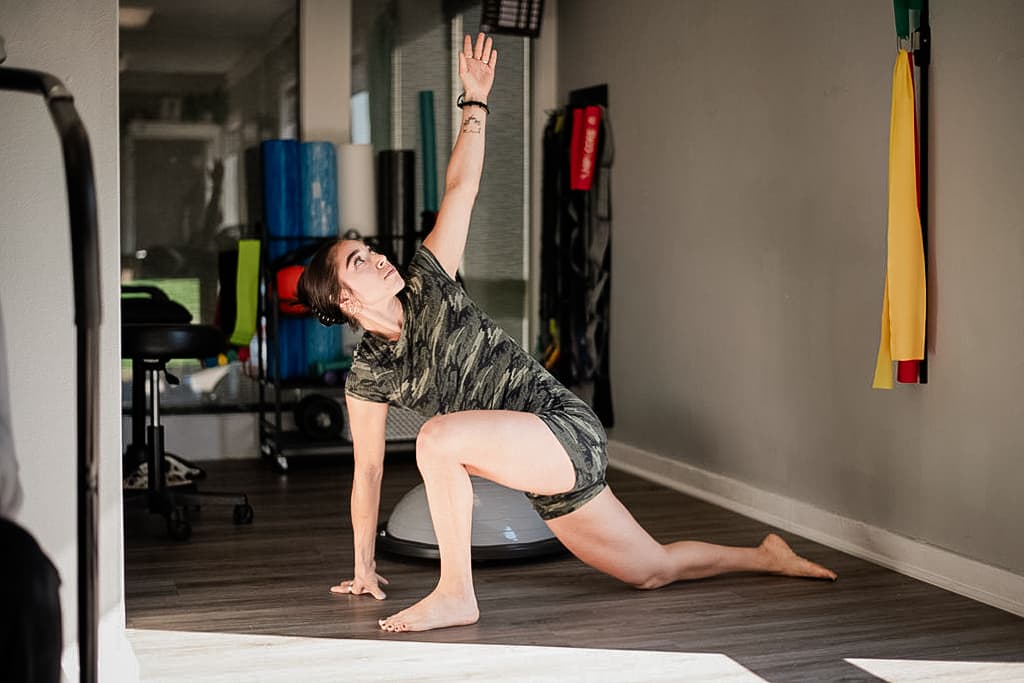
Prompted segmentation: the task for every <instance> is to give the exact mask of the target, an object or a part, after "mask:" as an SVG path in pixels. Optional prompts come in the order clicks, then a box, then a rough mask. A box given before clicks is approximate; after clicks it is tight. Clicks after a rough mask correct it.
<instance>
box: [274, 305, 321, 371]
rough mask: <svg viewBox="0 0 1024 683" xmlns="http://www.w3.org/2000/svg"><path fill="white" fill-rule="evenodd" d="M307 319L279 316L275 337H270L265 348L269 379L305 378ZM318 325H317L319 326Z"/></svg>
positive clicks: (306, 366)
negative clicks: (278, 364) (278, 360)
mask: <svg viewBox="0 0 1024 683" xmlns="http://www.w3.org/2000/svg"><path fill="white" fill-rule="evenodd" d="M307 322H309V319H307V318H292V317H288V316H283V315H282V316H279V317H278V325H277V336H276V337H274V336H272V335H271V336H270V340H269V343H268V348H267V367H268V368H269V370H270V377H271V379H273V378H275V377H276V378H277V379H279V380H288V379H296V378H298V377H305V376H306V372H307V368H308V367H309V364H308V363H307V362H306V323H307ZM319 324H320V323H317V325H319ZM278 351H280V359H281V367H280V369H278V366H277V359H278V355H277V354H278Z"/></svg>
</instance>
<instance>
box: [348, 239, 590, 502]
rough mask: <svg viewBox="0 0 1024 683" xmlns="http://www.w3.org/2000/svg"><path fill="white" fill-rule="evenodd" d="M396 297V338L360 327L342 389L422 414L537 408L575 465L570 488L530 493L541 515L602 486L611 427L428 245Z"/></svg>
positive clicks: (585, 497) (418, 254)
mask: <svg viewBox="0 0 1024 683" xmlns="http://www.w3.org/2000/svg"><path fill="white" fill-rule="evenodd" d="M398 298H399V300H400V301H401V302H402V308H403V310H404V313H405V319H404V322H403V324H402V332H401V334H400V336H399V338H398V340H397V341H389V340H386V339H382V338H380V337H375V336H373V335H371V334H365V335H363V341H362V342H361V343H360V344H359V346H358V347H356V350H355V353H354V354H353V358H352V369H351V371H350V372H349V375H348V379H347V380H346V382H345V392H346V393H347V394H351V395H352V396H355V397H357V398H361V399H364V400H367V401H374V402H377V403H390V404H392V405H396V406H401V407H403V408H408V409H410V410H413V411H415V412H417V413H419V414H420V415H422V416H423V417H425V418H427V419H429V418H431V417H434V416H435V415H441V414H446V413H453V412H458V411H463V410H514V411H519V412H528V413H533V414H535V415H537V416H538V417H539V418H540V419H541V420H542V421H543V422H544V424H546V425H547V426H548V428H549V429H551V431H552V433H553V434H554V435H555V438H557V439H558V441H559V443H561V444H562V447H563V448H564V449H565V452H566V453H567V454H568V455H569V458H570V460H572V463H573V467H574V468H575V470H576V483H575V486H574V487H573V489H572V490H571V491H567V492H565V493H559V494H555V495H551V496H547V495H537V494H533V493H527V494H526V495H527V497H528V498H529V499H530V501H531V503H532V504H533V506H534V508H535V509H536V510H537V512H538V513H539V514H540V516H541V517H542V518H543V519H553V518H555V517H558V516H561V515H565V514H568V513H570V512H573V511H574V510H577V509H579V508H580V507H581V506H583V505H584V504H586V503H587V501H589V500H591V499H592V498H594V497H595V496H596V495H597V494H599V493H600V492H601V491H602V490H603V489H604V487H605V482H604V472H605V467H606V465H607V462H608V457H607V445H608V437H607V435H606V434H605V431H604V427H603V426H602V425H601V421H600V420H599V419H598V418H597V415H595V414H594V411H593V410H591V409H590V406H588V405H587V404H586V403H585V402H584V401H583V400H581V399H580V398H578V397H577V396H576V394H574V393H572V392H571V391H569V390H568V389H566V388H565V387H564V386H562V385H561V384H560V383H559V382H558V380H556V379H555V378H554V377H553V376H552V375H551V374H550V373H549V372H548V371H547V370H545V369H544V368H543V367H542V366H541V365H540V363H538V362H537V361H536V360H534V359H533V357H532V356H530V355H529V354H528V353H526V351H525V350H524V349H523V347H521V346H520V345H519V344H518V343H517V342H516V341H515V340H514V339H512V338H511V337H510V336H509V335H508V334H506V333H505V332H504V330H502V329H501V328H500V327H498V326H497V325H496V324H495V323H494V322H493V321H492V320H491V319H490V318H488V317H487V315H486V314H485V313H484V312H483V311H482V310H480V308H479V307H478V306H477V305H476V304H475V303H473V301H472V300H471V299H470V298H469V297H468V296H466V292H465V290H463V289H462V286H461V285H459V284H458V283H457V282H455V280H453V279H452V278H451V276H449V275H448V273H447V272H445V270H444V268H443V267H441V264H440V263H438V262H437V259H436V258H435V257H434V255H433V254H431V253H430V251H429V250H428V249H427V248H426V247H420V248H419V250H418V251H417V252H416V254H415V256H413V259H412V261H411V262H410V264H409V269H408V273H407V275H406V286H405V289H404V290H402V291H401V292H400V293H399V294H398Z"/></svg>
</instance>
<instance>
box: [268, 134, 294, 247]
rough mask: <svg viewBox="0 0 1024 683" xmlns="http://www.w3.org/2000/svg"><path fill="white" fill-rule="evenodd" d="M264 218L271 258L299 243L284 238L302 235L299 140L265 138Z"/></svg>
mask: <svg viewBox="0 0 1024 683" xmlns="http://www.w3.org/2000/svg"><path fill="white" fill-rule="evenodd" d="M261 147H262V152H263V153H262V157H263V221H264V223H265V225H266V228H267V237H268V238H269V239H268V240H267V256H268V258H269V259H270V261H274V260H276V259H277V258H278V257H280V256H282V255H284V254H286V253H288V252H289V251H292V250H293V249H295V248H296V247H298V246H299V243H298V241H296V240H289V239H282V238H289V237H298V236H300V235H301V234H302V217H301V213H300V210H301V195H300V188H299V185H300V182H301V178H300V175H299V142H298V140H264V141H263V143H262V145H261Z"/></svg>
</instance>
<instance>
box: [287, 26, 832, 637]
mask: <svg viewBox="0 0 1024 683" xmlns="http://www.w3.org/2000/svg"><path fill="white" fill-rule="evenodd" d="M497 61H498V53H497V52H496V51H495V50H494V49H492V42H491V39H490V38H485V37H484V36H483V34H480V35H479V36H478V37H477V39H476V42H475V43H474V42H473V41H472V40H471V39H470V37H469V36H466V38H465V41H464V45H463V49H462V52H461V53H460V55H459V77H460V79H461V81H462V86H463V88H464V89H465V93H464V101H463V102H462V125H461V128H460V131H459V135H458V139H457V141H456V143H455V147H454V149H453V150H452V154H451V158H450V160H449V162H448V171H447V176H446V182H445V193H444V200H443V201H442V203H441V207H440V212H439V214H438V217H437V223H436V227H434V229H433V230H432V231H431V232H430V234H429V235H428V236H427V237H426V239H425V240H424V242H423V245H422V246H421V247H420V248H419V250H418V251H417V252H416V254H415V256H414V257H413V259H412V261H411V262H410V264H409V266H408V271H407V273H406V276H405V278H403V277H402V275H401V274H399V272H398V271H397V270H396V269H395V267H394V266H393V265H392V264H391V263H389V262H388V259H387V258H386V257H385V256H384V255H382V254H379V253H376V252H374V251H373V250H372V249H371V248H370V247H369V246H368V245H367V244H366V243H364V242H362V241H360V240H349V239H342V240H338V241H336V242H334V243H332V244H330V245H327V246H325V247H322V248H321V249H320V251H319V252H318V253H317V254H316V255H315V256H314V258H313V259H312V261H311V262H310V264H309V266H308V267H307V268H306V271H305V273H304V274H303V276H302V279H301V280H300V282H299V299H300V301H302V303H304V304H305V305H307V306H309V307H310V308H311V309H312V311H313V312H314V313H315V314H316V315H317V316H318V318H319V319H320V321H321V322H323V323H324V324H338V323H342V322H349V321H351V322H355V323H357V324H358V325H359V326H361V327H362V328H363V329H364V330H365V331H366V334H365V335H364V337H363V341H362V342H361V343H360V345H359V347H358V348H357V349H356V351H355V353H354V356H353V365H352V370H351V372H350V374H349V377H348V380H347V382H346V387H345V392H346V401H347V406H348V414H349V423H350V426H351V431H352V439H353V445H354V458H355V474H354V477H353V483H352V499H351V510H352V527H353V532H354V537H355V568H354V574H353V578H351V579H347V580H344V581H341V582H340V583H339V584H337V585H336V586H333V587H332V588H331V591H332V592H335V593H344V594H354V595H364V594H368V595H372V596H374V597H375V598H378V599H383V598H384V597H385V596H384V591H383V590H382V588H381V587H382V586H383V585H387V580H386V579H385V578H384V577H382V576H380V575H379V574H377V570H376V562H375V560H374V539H375V537H376V531H377V513H378V507H379V502H380V485H381V476H382V472H383V465H384V446H385V436H384V435H385V431H384V428H385V419H386V416H387V410H388V404H389V403H393V404H395V405H400V406H403V407H406V408H410V409H412V410H414V411H416V412H418V413H419V414H421V415H423V416H424V417H426V418H429V419H428V420H427V422H426V423H425V424H424V425H423V427H422V429H421V430H420V433H419V436H418V437H417V439H416V462H417V465H418V467H419V470H420V472H421V473H422V475H423V482H424V484H425V488H426V493H427V501H428V504H429V506H430V515H431V519H432V520H433V525H434V531H435V533H436V535H437V542H438V548H439V551H440V555H441V575H440V579H439V581H438V583H437V587H436V588H435V589H434V591H433V592H431V593H430V594H429V595H427V596H426V597H425V598H423V599H422V600H421V601H420V602H418V603H416V604H415V605H413V606H411V607H409V608H408V609H405V610H403V611H401V612H398V613H397V614H395V615H393V616H391V617H388V618H386V619H382V620H381V621H380V627H381V628H382V629H384V630H386V631H424V630H428V629H434V628H442V627H446V626H459V625H464V624H472V623H474V622H476V621H477V619H478V618H479V610H478V607H477V600H476V594H475V592H474V588H473V575H472V567H471V563H470V532H471V525H472V512H473V489H472V484H471V482H470V475H475V476H479V477H484V478H486V479H490V480H492V481H495V482H497V483H499V484H502V485H504V486H507V487H510V488H513V489H518V490H521V491H524V492H527V496H528V497H529V498H530V500H531V502H532V503H533V505H534V507H535V508H536V509H537V511H538V512H539V513H540V516H541V517H542V518H543V519H544V520H545V521H546V523H547V524H548V526H549V527H550V528H551V530H552V532H553V533H554V534H555V536H557V537H558V539H559V540H560V541H561V542H562V544H563V545H565V547H566V548H568V549H569V550H570V551H571V552H572V553H573V554H574V555H576V557H578V558H579V559H580V560H582V561H583V562H585V563H587V564H589V565H590V566H592V567H595V568H597V569H599V570H601V571H603V572H605V573H607V574H610V575H611V576H613V577H615V578H617V579H620V580H622V581H624V582H626V583H628V584H630V585H632V586H635V587H637V588H643V589H651V588H659V587H661V586H664V585H666V584H669V583H672V582H673V581H680V580H684V579H698V578H702V577H707V576H714V575H716V574H723V573H726V572H765V573H773V574H782V575H787V576H804V577H813V578H820V579H835V578H836V575H835V574H834V573H833V572H831V571H829V570H828V569H826V568H824V567H822V566H820V565H817V564H814V563H813V562H810V561H808V560H805V559H804V558H802V557H799V556H798V555H796V554H795V553H794V552H793V551H792V550H791V549H790V547H789V546H788V545H787V544H786V542H785V541H783V540H782V539H781V538H779V537H778V536H776V535H774V534H770V535H768V536H767V537H766V538H765V539H764V541H762V543H761V544H760V545H759V546H757V547H751V548H736V547H727V546H720V545H712V544H709V543H702V542H698V541H679V542H676V543H669V544H666V545H663V544H661V543H659V542H657V541H656V540H654V539H653V538H652V537H651V536H650V535H649V534H648V533H647V532H646V531H644V529H643V528H642V527H641V526H640V525H639V524H638V523H637V522H636V520H634V519H633V517H632V515H630V513H629V512H628V511H627V510H626V508H625V507H624V506H623V505H622V503H620V502H619V500H618V499H617V498H616V497H615V495H614V494H613V493H612V491H611V489H609V488H608V486H607V485H606V484H605V481H604V471H605V464H606V460H607V456H606V446H607V437H606V436H605V432H604V429H603V428H602V426H601V423H600V421H599V420H598V419H597V417H596V416H595V415H594V413H593V411H592V410H591V409H590V407H589V406H587V404H586V403H584V402H583V401H582V400H580V399H579V398H577V397H576V396H575V395H574V394H573V393H572V392H570V391H569V390H568V389H566V388H565V387H563V386H562V385H561V384H559V383H558V381H557V380H555V379H554V377H552V376H551V375H550V374H549V373H548V372H547V371H546V370H544V368H543V367H541V366H540V365H539V364H538V363H537V362H536V361H535V360H534V359H533V358H532V357H531V356H530V355H529V354H528V353H526V351H524V350H523V348H522V347H521V346H520V345H519V344H518V343H517V342H515V341H514V340H513V339H512V338H511V337H509V336H508V335H507V334H505V333H504V332H503V331H502V330H501V328H499V327H498V326H497V325H495V324H494V323H493V322H492V321H491V320H490V319H489V318H488V317H487V316H486V315H485V314H484V313H483V312H482V311H481V310H480V309H479V308H478V307H477V306H476V305H475V304H474V303H473V302H472V301H471V300H470V299H469V298H468V297H467V296H466V293H465V291H464V290H463V289H462V287H461V286H460V285H459V284H458V283H457V282H456V281H455V274H456V271H457V269H458V267H459V264H460V262H461V260H462V253H463V248H464V247H465V244H466V236H467V232H468V229H469V222H470V214H471V212H472V209H473V203H474V201H475V199H476V194H477V189H478V187H479V183H480V174H481V170H482V168H483V160H484V133H485V130H486V126H487V116H488V108H487V106H486V103H487V97H488V95H489V94H490V91H491V85H492V83H493V79H494V70H495V66H496V65H497Z"/></svg>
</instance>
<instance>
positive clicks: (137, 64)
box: [119, 0, 299, 407]
mask: <svg viewBox="0 0 1024 683" xmlns="http://www.w3.org/2000/svg"><path fill="white" fill-rule="evenodd" d="M119 15H120V24H121V26H120V55H119V57H120V124H121V129H120V130H121V280H122V283H123V284H128V283H132V284H152V285H155V286H157V287H159V288H160V289H162V290H163V291H164V292H166V293H167V294H168V296H169V297H170V298H171V299H173V300H175V301H177V302H179V303H181V304H182V305H184V306H185V307H186V308H187V309H188V310H189V312H190V313H191V314H192V320H193V322H195V323H203V324H212V323H214V322H215V318H216V317H217V315H218V289H219V282H218V280H219V270H218V258H219V254H221V252H223V251H224V250H229V249H231V248H232V247H233V246H234V245H235V244H237V241H238V239H239V238H240V237H246V236H258V235H257V233H258V225H257V222H258V221H259V219H260V216H259V215H258V213H259V208H258V207H253V206H252V201H251V200H250V199H249V197H251V196H253V193H252V192H250V191H249V189H248V188H249V185H250V184H251V183H252V182H257V183H258V177H252V178H251V177H250V176H256V174H255V173H247V163H246V150H248V149H251V148H254V147H256V146H258V145H259V143H260V141H262V140H265V139H269V138H278V137H297V136H298V133H299V131H298V120H299V119H298V80H299V79H298V5H297V3H296V0H217V1H216V2H200V1H197V0H184V1H183V0H147V1H146V2H145V3H144V6H142V4H138V3H135V2H122V3H121V6H120V12H119ZM174 364H175V366H176V367H177V369H178V371H179V372H180V373H182V374H184V375H186V376H188V375H189V374H190V373H191V372H192V371H194V370H198V369H199V368H200V367H201V365H202V359H190V360H179V361H174ZM124 374H125V378H124V379H125V384H126V389H125V394H126V398H127V384H128V380H129V379H130V371H129V370H128V368H127V366H126V368H125V371H124ZM236 375H237V376H236ZM232 378H233V379H234V380H235V382H234V385H233V386H234V387H235V389H236V391H234V392H232V393H230V395H227V394H225V395H222V396H221V397H219V398H218V396H216V395H215V394H211V393H207V394H206V395H204V396H200V395H198V394H196V393H195V392H191V391H186V390H181V391H174V392H170V393H169V394H168V395H167V396H166V397H165V402H167V403H168V404H169V405H170V406H172V407H173V406H174V404H175V402H176V401H178V400H180V401H184V402H185V403H191V402H198V401H202V402H203V403H205V404H210V403H213V404H217V403H227V404H238V403H242V404H245V403H250V402H251V400H252V399H253V397H254V396H255V393H256V392H255V391H253V392H249V394H248V395H249V398H248V399H247V398H246V397H245V396H240V395H239V394H238V392H237V389H238V387H239V383H240V382H244V380H245V378H244V376H243V373H241V372H240V371H239V369H237V368H233V373H232Z"/></svg>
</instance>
